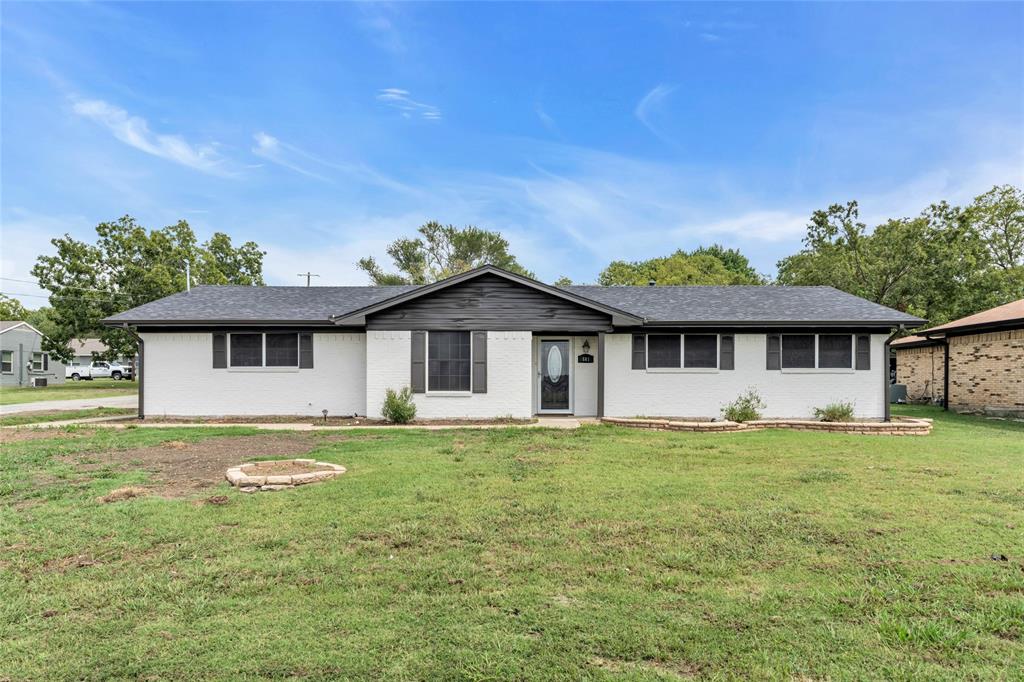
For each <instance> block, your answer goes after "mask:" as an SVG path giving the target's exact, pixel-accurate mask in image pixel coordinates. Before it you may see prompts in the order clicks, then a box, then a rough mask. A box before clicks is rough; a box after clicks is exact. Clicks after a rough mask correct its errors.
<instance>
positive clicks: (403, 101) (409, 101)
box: [377, 88, 441, 121]
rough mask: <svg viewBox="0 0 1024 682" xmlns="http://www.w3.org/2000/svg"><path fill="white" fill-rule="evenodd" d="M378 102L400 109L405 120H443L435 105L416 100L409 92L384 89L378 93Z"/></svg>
mask: <svg viewBox="0 0 1024 682" xmlns="http://www.w3.org/2000/svg"><path fill="white" fill-rule="evenodd" d="M377 101H378V102H383V103H384V104H386V105H388V106H389V107H393V108H395V109H398V110H399V111H400V112H401V113H402V116H403V117H405V118H413V117H417V118H423V119H426V120H428V121H439V120H441V110H440V109H438V108H437V107H436V106H434V105H433V104H426V103H425V102H418V101H416V100H414V99H413V98H412V97H411V96H410V93H409V91H408V90H402V89H401V88H384V89H383V90H378V91H377Z"/></svg>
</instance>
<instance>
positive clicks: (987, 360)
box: [892, 299, 1024, 415]
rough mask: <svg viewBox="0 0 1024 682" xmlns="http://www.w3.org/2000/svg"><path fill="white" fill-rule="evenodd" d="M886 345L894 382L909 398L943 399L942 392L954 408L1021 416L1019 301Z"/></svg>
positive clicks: (1023, 339)
mask: <svg viewBox="0 0 1024 682" xmlns="http://www.w3.org/2000/svg"><path fill="white" fill-rule="evenodd" d="M892 349H893V350H894V351H895V353H896V383H899V384H906V386H907V396H908V398H909V399H910V400H912V401H915V402H935V403H943V401H944V400H945V396H946V394H947V392H948V395H949V402H948V405H947V406H948V407H949V408H952V409H954V410H957V411H959V412H990V413H995V414H1011V415H1024V299H1021V300H1019V301H1014V302H1013V303H1007V304H1006V305H1002V306H999V307H997V308H992V309H990V310H985V311H982V312H980V313H977V314H976V315H971V316H969V317H965V318H962V319H959V320H954V321H953V322H949V323H947V324H944V325H940V326H938V327H932V328H931V329H925V330H924V331H921V332H918V333H917V335H915V336H907V337H904V338H902V339H899V340H897V341H893V342H892ZM947 352H948V355H949V359H948V365H947V359H946V355H947ZM947 366H948V372H949V380H948V382H947V380H946V371H947Z"/></svg>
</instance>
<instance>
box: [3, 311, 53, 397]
mask: <svg viewBox="0 0 1024 682" xmlns="http://www.w3.org/2000/svg"><path fill="white" fill-rule="evenodd" d="M43 382H45V385H50V384H63V383H64V364H63V363H62V362H60V361H59V360H57V359H56V358H50V354H49V353H46V352H44V351H43V333H42V332H40V331H39V330H38V329H36V328H35V327H33V326H32V325H30V324H29V323H28V322H22V321H20V320H4V321H2V322H0V386H3V387H5V388H6V387H11V386H40V385H44V383H43Z"/></svg>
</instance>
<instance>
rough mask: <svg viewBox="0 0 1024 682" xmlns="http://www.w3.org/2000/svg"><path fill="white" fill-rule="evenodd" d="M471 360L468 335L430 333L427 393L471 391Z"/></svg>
mask: <svg viewBox="0 0 1024 682" xmlns="http://www.w3.org/2000/svg"><path fill="white" fill-rule="evenodd" d="M470 359H471V354H470V335H469V332H428V333H427V390H428V391H469V390H470V387H471V372H472V367H471V362H470Z"/></svg>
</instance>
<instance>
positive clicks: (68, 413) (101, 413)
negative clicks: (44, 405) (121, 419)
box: [0, 407, 138, 426]
mask: <svg viewBox="0 0 1024 682" xmlns="http://www.w3.org/2000/svg"><path fill="white" fill-rule="evenodd" d="M136 412H138V410H136V409H135V408H134V407H93V408H90V409H87V410H62V411H60V412H22V413H20V414H9V415H4V416H2V417H0V426H24V425H25V424H39V423H42V422H60V421H64V420H66V419H89V418H91V417H114V416H119V415H124V416H127V415H130V414H135V413H136Z"/></svg>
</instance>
